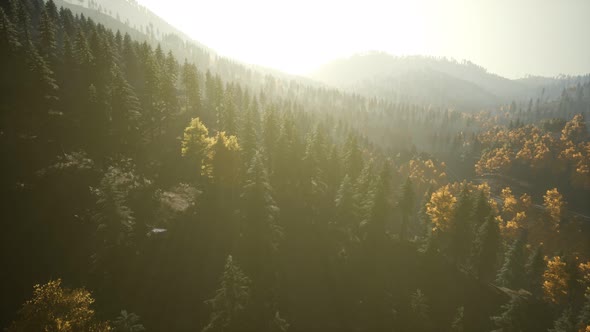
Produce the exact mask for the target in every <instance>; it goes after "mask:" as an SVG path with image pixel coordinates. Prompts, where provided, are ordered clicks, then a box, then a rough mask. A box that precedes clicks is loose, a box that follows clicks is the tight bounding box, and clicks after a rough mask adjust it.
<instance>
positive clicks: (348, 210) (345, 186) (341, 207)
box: [334, 174, 355, 229]
mask: <svg viewBox="0 0 590 332" xmlns="http://www.w3.org/2000/svg"><path fill="white" fill-rule="evenodd" d="M334 205H335V207H336V218H335V223H336V224H337V225H339V227H340V228H342V229H352V227H353V224H354V220H355V214H354V212H355V209H354V188H353V184H352V180H351V179H350V176H348V174H347V175H345V176H344V178H343V179H342V183H341V184H340V187H339V188H338V192H337V193H336V198H335V199H334Z"/></svg>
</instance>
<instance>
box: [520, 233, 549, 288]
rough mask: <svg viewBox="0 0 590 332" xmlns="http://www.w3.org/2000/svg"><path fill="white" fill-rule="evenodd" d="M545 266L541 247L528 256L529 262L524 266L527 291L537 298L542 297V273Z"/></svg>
mask: <svg viewBox="0 0 590 332" xmlns="http://www.w3.org/2000/svg"><path fill="white" fill-rule="evenodd" d="M546 266H547V264H546V263H545V260H544V257H543V247H542V245H538V246H537V248H535V250H534V251H533V252H532V254H531V255H530V256H529V260H528V262H527V264H526V266H525V271H526V279H527V285H528V288H527V289H528V290H529V291H530V292H531V293H532V294H533V295H535V296H537V297H541V296H542V295H543V273H544V272H545V267H546Z"/></svg>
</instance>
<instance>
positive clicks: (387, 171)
mask: <svg viewBox="0 0 590 332" xmlns="http://www.w3.org/2000/svg"><path fill="white" fill-rule="evenodd" d="M390 178H391V166H390V164H389V162H387V161H386V162H385V163H384V165H383V168H382V170H381V173H380V174H379V177H378V178H377V179H376V180H375V181H374V182H373V184H372V190H371V191H372V195H371V196H372V197H371V199H370V200H369V201H368V207H367V208H368V211H367V212H368V214H367V217H366V219H365V220H364V223H366V231H365V232H366V233H365V240H366V241H367V242H368V243H369V244H371V246H373V245H375V246H377V248H379V245H380V244H381V245H382V244H383V241H384V239H385V238H386V236H387V235H386V225H387V221H388V218H389V216H390V211H391V204H390V200H391V180H390Z"/></svg>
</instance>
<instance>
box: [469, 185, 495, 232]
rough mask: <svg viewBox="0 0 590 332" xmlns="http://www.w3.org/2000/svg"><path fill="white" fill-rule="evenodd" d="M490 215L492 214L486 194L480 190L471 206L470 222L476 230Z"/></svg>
mask: <svg viewBox="0 0 590 332" xmlns="http://www.w3.org/2000/svg"><path fill="white" fill-rule="evenodd" d="M490 213H492V207H491V206H490V203H489V202H488V199H487V197H486V194H485V193H484V192H483V190H481V191H479V195H478V196H477V199H476V201H475V203H474V206H473V214H472V220H473V222H474V227H475V229H476V230H477V228H478V227H479V226H481V224H483V223H484V222H486V221H487V218H488V216H489V215H490Z"/></svg>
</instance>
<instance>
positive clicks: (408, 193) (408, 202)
mask: <svg viewBox="0 0 590 332" xmlns="http://www.w3.org/2000/svg"><path fill="white" fill-rule="evenodd" d="M414 195H415V194H414V189H413V187H412V180H410V178H409V177H408V178H407V179H406V181H405V182H404V184H403V185H402V187H401V189H400V195H399V200H398V203H397V205H398V208H399V211H400V214H401V216H402V222H401V228H400V238H401V239H402V240H405V239H406V236H407V229H408V221H409V218H410V216H411V215H412V213H413V212H414V205H415V202H414V200H415V197H414Z"/></svg>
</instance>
